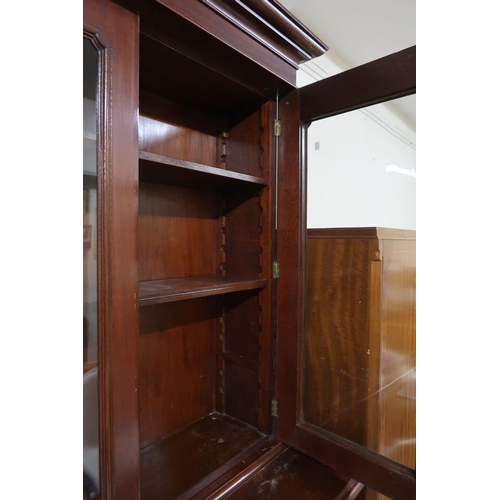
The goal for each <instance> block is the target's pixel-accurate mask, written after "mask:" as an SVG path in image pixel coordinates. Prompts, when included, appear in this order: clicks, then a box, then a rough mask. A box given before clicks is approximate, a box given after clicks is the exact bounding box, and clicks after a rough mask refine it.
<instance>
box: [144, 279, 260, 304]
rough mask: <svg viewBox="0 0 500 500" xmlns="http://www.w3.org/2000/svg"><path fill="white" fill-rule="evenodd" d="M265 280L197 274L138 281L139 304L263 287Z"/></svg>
mask: <svg viewBox="0 0 500 500" xmlns="http://www.w3.org/2000/svg"><path fill="white" fill-rule="evenodd" d="M266 286H267V280H265V279H260V278H257V279H248V278H228V277H226V276H199V277H195V278H171V279H167V280H153V281H141V282H139V305H141V306H145V305H152V304H161V303H165V302H174V301H176V300H185V299H194V298H198V297H208V296H209V295H221V294H224V293H231V292H240V291H243V290H256V289H259V288H265V287H266Z"/></svg>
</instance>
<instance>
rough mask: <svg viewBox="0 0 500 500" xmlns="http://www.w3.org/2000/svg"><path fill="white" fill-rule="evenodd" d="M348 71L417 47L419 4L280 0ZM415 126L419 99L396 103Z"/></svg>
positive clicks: (402, 0) (404, 1)
mask: <svg viewBox="0 0 500 500" xmlns="http://www.w3.org/2000/svg"><path fill="white" fill-rule="evenodd" d="M279 3H281V4H282V5H283V7H285V8H286V9H287V10H289V11H290V12H291V13H292V14H293V15H294V16H295V17H297V18H298V19H299V20H300V21H301V22H302V23H304V24H305V25H306V26H307V27H308V28H309V29H310V30H311V31H312V32H313V33H314V34H315V35H317V36H318V37H319V38H320V39H321V40H322V41H323V42H324V43H326V44H327V45H328V47H329V48H330V53H331V55H332V59H334V60H335V61H336V62H337V64H339V66H341V67H342V68H343V69H344V70H346V69H349V68H352V67H354V66H359V65H360V64H364V63H366V62H369V61H372V60H374V59H378V58H380V57H383V56H386V55H388V54H392V53H393V52H398V51H399V50H402V49H406V48H407V47H411V46H413V45H416V0H279ZM394 105H395V106H397V107H398V108H399V109H400V111H402V112H404V113H405V114H406V116H407V117H408V118H409V119H410V120H411V121H412V122H413V123H415V114H416V113H415V107H416V99H415V96H410V97H406V98H404V99H399V100H398V102H394Z"/></svg>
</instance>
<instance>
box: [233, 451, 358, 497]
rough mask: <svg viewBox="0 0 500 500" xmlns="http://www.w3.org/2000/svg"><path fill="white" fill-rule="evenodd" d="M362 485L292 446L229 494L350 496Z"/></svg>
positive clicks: (250, 495) (254, 495)
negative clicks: (343, 476)
mask: <svg viewBox="0 0 500 500" xmlns="http://www.w3.org/2000/svg"><path fill="white" fill-rule="evenodd" d="M361 487H362V485H359V483H357V482H354V481H353V482H350V481H347V480H345V479H343V478H341V477H339V476H338V475H336V474H335V473H334V472H333V471H332V469H330V468H329V467H327V466H325V465H323V464H321V463H318V462H316V461H315V460H313V459H311V458H309V457H307V456H306V455H303V454H302V453H299V452H297V451H295V450H293V449H291V448H288V449H287V450H286V451H284V452H283V453H281V454H280V455H279V456H278V457H277V458H275V459H274V460H273V461H272V462H270V463H269V464H268V465H266V466H265V467H264V468H262V469H261V470H260V471H258V472H257V473H254V474H253V475H252V476H251V477H250V478H249V479H248V480H247V481H246V482H244V483H243V484H241V486H239V487H238V488H237V489H235V490H234V492H232V493H231V494H230V495H229V496H227V497H224V498H227V499H228V500H253V499H255V498H258V499H259V500H280V499H281V500H302V499H303V500H340V499H342V500H346V499H348V498H350V499H354V498H356V496H357V493H359V491H360V489H361Z"/></svg>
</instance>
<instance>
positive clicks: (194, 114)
mask: <svg viewBox="0 0 500 500" xmlns="http://www.w3.org/2000/svg"><path fill="white" fill-rule="evenodd" d="M139 112H140V115H139V149H143V150H147V151H151V152H153V153H155V152H156V153H158V154H166V155H167V156H175V157H176V158H179V159H186V160H189V158H184V157H183V155H189V154H190V153H191V151H190V149H191V148H187V149H181V150H180V151H179V150H177V151H176V149H172V145H173V147H174V148H176V142H177V141H178V138H177V136H178V134H179V133H180V132H179V131H175V132H174V133H172V134H170V133H167V134H165V135H163V136H160V137H158V136H156V137H155V135H154V133H153V134H152V139H153V140H148V136H149V135H150V133H149V131H148V130H147V127H143V126H142V125H141V118H143V117H144V118H151V119H154V120H158V121H160V122H163V123H167V124H170V125H171V126H172V127H175V126H177V127H178V129H179V130H183V129H185V130H186V133H187V134H192V133H193V132H194V131H197V132H201V133H202V134H204V135H206V136H209V137H211V138H212V139H211V141H212V142H213V139H214V138H215V137H216V136H217V135H218V134H219V133H220V130H219V129H220V127H221V126H224V121H223V117H218V116H212V115H207V114H206V113H203V111H200V110H198V109H196V108H192V107H188V106H184V105H182V104H180V103H179V102H176V101H172V100H171V99H165V98H163V97H160V96H158V95H155V94H151V93H150V92H147V91H145V90H144V89H139ZM201 137H202V136H198V139H200V138H201ZM165 143H166V144H165ZM209 143H210V140H208V141H207V140H206V141H205V142H204V144H203V148H201V154H204V153H205V152H204V149H206V148H207V147H208V148H210V146H207V145H208V144H209ZM165 146H167V150H168V151H169V152H168V153H162V152H161V151H155V149H154V148H155V147H158V148H163V147H165ZM190 146H191V147H192V148H193V149H194V150H195V152H196V153H198V152H200V147H199V146H200V145H199V144H198V141H195V140H192V141H191V144H190ZM149 148H152V149H149ZM212 149H213V148H212ZM211 153H212V151H211ZM212 154H213V153H212ZM211 157H212V156H209V158H211ZM192 161H195V162H198V163H206V164H207V165H211V164H212V163H213V161H212V160H203V159H200V160H199V159H193V160H192Z"/></svg>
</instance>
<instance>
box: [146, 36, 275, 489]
mask: <svg viewBox="0 0 500 500" xmlns="http://www.w3.org/2000/svg"><path fill="white" fill-rule="evenodd" d="M142 29H143V30H144V31H148V28H147V27H143V28H142ZM139 68H140V72H139V75H140V93H139V123H138V125H139V158H138V168H139V216H138V274H139V306H140V310H139V325H140V329H139V372H138V386H139V395H138V397H139V439H140V446H141V497H143V498H156V497H155V495H157V494H158V492H159V491H160V492H161V495H162V498H176V497H177V496H178V495H179V494H181V493H182V492H183V491H187V490H189V489H190V488H193V487H194V485H196V484H198V485H202V484H203V482H202V480H203V478H204V477H207V476H209V475H210V474H212V473H214V471H215V470H216V469H217V468H218V467H220V466H222V465H224V466H226V467H227V466H228V464H231V463H232V462H234V461H235V460H236V461H237V460H241V458H242V456H244V455H245V453H251V452H252V451H255V449H256V447H258V446H259V444H262V442H263V441H265V440H266V439H267V436H268V435H269V434H270V433H271V416H270V407H271V383H270V380H271V366H272V365H271V330H272V329H271V305H272V304H271V302H272V290H271V288H272V286H271V267H272V266H271V253H272V233H271V227H272V213H273V209H272V189H271V187H270V186H271V185H272V182H273V181H272V178H273V173H272V164H273V162H272V158H273V143H272V142H271V130H272V124H273V116H272V113H273V103H271V102H270V101H268V99H267V98H265V97H264V96H262V95H259V94H258V93H255V92H254V91H252V90H250V89H248V88H246V87H244V86H242V85H240V84H238V83H237V82H234V81H232V80H231V79H229V78H226V77H224V76H221V75H220V74H217V73H215V72H214V71H212V70H211V69H210V68H207V67H205V66H203V65H201V64H200V63H199V62H198V61H195V60H193V59H190V58H189V57H188V56H186V55H183V54H180V53H179V52H177V51H176V50H174V49H172V48H171V47H169V46H167V45H165V44H164V43H163V42H162V41H159V40H156V39H154V38H152V37H151V36H149V35H145V34H144V33H143V34H142V35H141V37H140V52H139ZM200 481H201V482H200Z"/></svg>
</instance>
